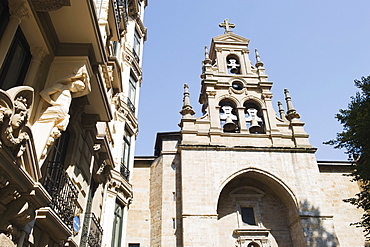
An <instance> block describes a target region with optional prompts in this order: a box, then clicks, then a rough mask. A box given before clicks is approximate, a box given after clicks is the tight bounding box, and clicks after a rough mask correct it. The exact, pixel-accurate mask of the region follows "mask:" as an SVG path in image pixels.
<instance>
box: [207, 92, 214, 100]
mask: <svg viewBox="0 0 370 247" xmlns="http://www.w3.org/2000/svg"><path fill="white" fill-rule="evenodd" d="M206 93H207V96H208V98H214V97H215V96H216V91H207V92H206Z"/></svg>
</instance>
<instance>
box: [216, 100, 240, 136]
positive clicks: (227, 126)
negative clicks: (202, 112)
mask: <svg viewBox="0 0 370 247" xmlns="http://www.w3.org/2000/svg"><path fill="white" fill-rule="evenodd" d="M219 105H220V125H221V128H222V129H223V130H224V132H231V133H233V132H234V133H235V132H239V119H238V114H237V111H236V107H235V105H234V104H233V103H232V102H231V101H228V100H222V101H221V102H220V104H219Z"/></svg>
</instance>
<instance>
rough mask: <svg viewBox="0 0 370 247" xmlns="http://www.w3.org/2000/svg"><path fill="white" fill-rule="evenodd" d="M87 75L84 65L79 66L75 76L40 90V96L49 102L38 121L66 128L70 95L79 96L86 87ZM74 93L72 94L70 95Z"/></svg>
mask: <svg viewBox="0 0 370 247" xmlns="http://www.w3.org/2000/svg"><path fill="white" fill-rule="evenodd" d="M87 83H88V76H87V71H86V68H85V67H81V68H80V69H79V70H78V72H77V74H76V76H73V77H70V78H67V79H64V80H60V81H58V82H57V83H54V84H53V85H51V86H50V87H48V88H46V89H44V90H42V91H41V92H40V95H41V97H42V98H43V99H44V100H45V101H46V102H47V103H49V104H50V106H48V107H47V109H46V110H45V111H44V112H43V114H42V115H41V117H40V118H39V120H38V122H54V123H55V124H54V127H57V128H58V129H59V130H61V131H64V130H66V128H67V126H68V122H69V114H68V112H69V106H70V105H71V102H72V97H73V98H75V97H80V96H82V95H81V93H80V94H77V93H78V92H83V91H84V90H85V88H86V87H87V85H86V84H87ZM72 94H74V95H72Z"/></svg>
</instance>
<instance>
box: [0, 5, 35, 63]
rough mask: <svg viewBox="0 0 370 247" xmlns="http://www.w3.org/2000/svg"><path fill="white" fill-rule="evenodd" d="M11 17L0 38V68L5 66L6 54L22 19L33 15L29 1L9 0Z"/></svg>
mask: <svg viewBox="0 0 370 247" xmlns="http://www.w3.org/2000/svg"><path fill="white" fill-rule="evenodd" d="M9 10H10V14H11V16H10V19H9V23H8V26H7V27H6V29H5V32H4V34H3V37H2V39H1V40H0V47H1V49H0V68H1V67H2V66H3V63H4V60H5V57H6V54H7V53H8V50H9V48H10V45H11V44H12V41H13V37H14V35H15V32H16V31H17V28H18V26H19V24H21V22H22V21H24V20H27V19H28V18H30V17H31V13H30V11H29V9H28V6H27V1H24V0H17V1H10V2H9Z"/></svg>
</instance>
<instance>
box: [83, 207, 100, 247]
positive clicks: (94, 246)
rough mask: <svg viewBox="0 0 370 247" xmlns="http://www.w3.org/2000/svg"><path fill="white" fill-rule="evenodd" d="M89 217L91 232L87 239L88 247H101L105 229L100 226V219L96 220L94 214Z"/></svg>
mask: <svg viewBox="0 0 370 247" xmlns="http://www.w3.org/2000/svg"><path fill="white" fill-rule="evenodd" d="M89 217H90V230H89V237H88V239H87V246H89V247H100V246H101V241H102V236H103V228H102V227H101V226H100V224H99V222H98V219H97V218H96V216H95V214H94V213H90V214H89Z"/></svg>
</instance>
